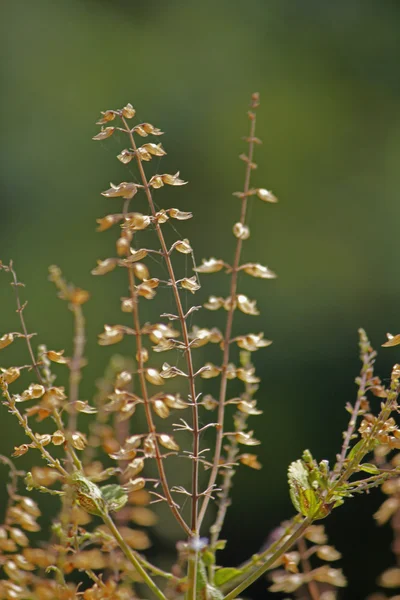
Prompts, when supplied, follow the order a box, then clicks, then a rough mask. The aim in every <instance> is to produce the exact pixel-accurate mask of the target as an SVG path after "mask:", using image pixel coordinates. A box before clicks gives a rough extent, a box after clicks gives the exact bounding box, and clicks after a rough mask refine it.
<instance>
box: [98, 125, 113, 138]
mask: <svg viewBox="0 0 400 600" xmlns="http://www.w3.org/2000/svg"><path fill="white" fill-rule="evenodd" d="M114 131H115V127H102V128H101V131H100V132H99V133H98V134H97V135H95V136H93V137H92V140H105V139H107V138H109V137H110V136H111V135H112V134H113V133H114Z"/></svg>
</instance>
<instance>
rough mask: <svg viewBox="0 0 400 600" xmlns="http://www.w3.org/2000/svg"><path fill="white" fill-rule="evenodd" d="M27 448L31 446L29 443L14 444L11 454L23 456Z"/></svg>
mask: <svg viewBox="0 0 400 600" xmlns="http://www.w3.org/2000/svg"><path fill="white" fill-rule="evenodd" d="M29 448H31V446H30V444H22V445H21V446H14V452H13V453H12V455H11V456H13V457H15V458H18V457H19V456H23V455H24V454H26V453H27V452H28V450H29Z"/></svg>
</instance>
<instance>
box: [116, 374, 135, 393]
mask: <svg viewBox="0 0 400 600" xmlns="http://www.w3.org/2000/svg"><path fill="white" fill-rule="evenodd" d="M131 381H132V375H131V373H129V372H128V371H121V372H120V373H118V375H117V377H116V380H115V387H116V388H118V389H121V388H124V387H126V386H127V385H129V384H130V383H131Z"/></svg>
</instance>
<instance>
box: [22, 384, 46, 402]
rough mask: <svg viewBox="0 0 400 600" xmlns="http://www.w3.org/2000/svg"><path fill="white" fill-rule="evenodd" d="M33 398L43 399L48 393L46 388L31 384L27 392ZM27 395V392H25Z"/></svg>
mask: <svg viewBox="0 0 400 600" xmlns="http://www.w3.org/2000/svg"><path fill="white" fill-rule="evenodd" d="M27 391H28V392H29V394H30V396H31V398H35V399H36V398H41V397H42V396H43V394H44V393H45V391H46V388H45V387H44V386H43V385H40V384H39V383H31V385H30V386H29V388H28V390H27ZM24 393H25V392H24Z"/></svg>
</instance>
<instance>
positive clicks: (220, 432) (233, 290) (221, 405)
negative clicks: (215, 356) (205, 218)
mask: <svg viewBox="0 0 400 600" xmlns="http://www.w3.org/2000/svg"><path fill="white" fill-rule="evenodd" d="M258 101H259V98H258V94H253V96H252V104H251V108H253V109H255V108H257V106H258ZM249 118H250V135H249V138H248V139H249V155H248V160H247V161H246V173H245V181H244V188H243V192H244V193H243V196H242V205H241V211H240V223H241V224H242V225H244V224H245V221H246V211H247V192H248V191H249V189H250V178H251V171H252V163H253V153H254V134H255V130H256V115H255V113H254V112H252V111H250V112H249ZM242 246H243V240H241V239H238V240H237V244H236V250H235V256H234V260H233V265H232V275H231V285H230V298H231V306H230V309H229V311H228V316H227V319H226V327H225V336H224V353H223V358H222V371H221V387H220V393H219V401H218V428H217V436H216V441H215V454H214V460H213V467H212V469H211V473H210V479H209V482H208V489H212V488H213V487H214V485H215V482H216V479H217V476H218V469H219V464H220V459H221V450H222V441H223V436H224V416H225V400H226V392H227V383H228V377H227V368H228V364H229V350H230V344H229V340H230V339H231V336H232V326H233V315H234V311H235V302H234V300H235V298H236V294H237V280H238V271H239V266H240V257H241V253H242ZM209 501H210V496H206V497H205V498H204V501H203V504H202V506H201V509H200V513H199V527H200V526H201V523H202V522H203V519H204V516H205V514H206V511H207V507H208V503H209Z"/></svg>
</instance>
